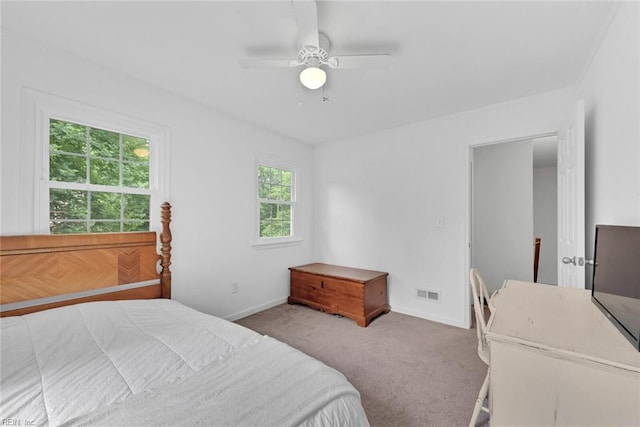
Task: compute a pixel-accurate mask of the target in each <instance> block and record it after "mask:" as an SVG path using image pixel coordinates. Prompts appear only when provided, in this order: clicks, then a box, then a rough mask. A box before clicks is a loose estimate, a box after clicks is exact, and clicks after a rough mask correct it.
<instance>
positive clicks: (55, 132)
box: [49, 119, 87, 154]
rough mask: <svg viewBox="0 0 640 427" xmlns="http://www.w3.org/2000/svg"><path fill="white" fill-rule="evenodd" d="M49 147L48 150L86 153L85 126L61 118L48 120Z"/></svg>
mask: <svg viewBox="0 0 640 427" xmlns="http://www.w3.org/2000/svg"><path fill="white" fill-rule="evenodd" d="M49 149H50V151H64V152H67V153H78V154H86V152H87V128H86V126H82V125H77V124H75V123H69V122H63V121H62V120H55V119H51V120H49Z"/></svg>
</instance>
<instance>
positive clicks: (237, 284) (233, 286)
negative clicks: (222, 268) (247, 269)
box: [231, 281, 240, 294]
mask: <svg viewBox="0 0 640 427" xmlns="http://www.w3.org/2000/svg"><path fill="white" fill-rule="evenodd" d="M238 292H240V282H238V281H235V282H231V293H232V294H237V293H238Z"/></svg>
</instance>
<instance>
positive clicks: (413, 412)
mask: <svg viewBox="0 0 640 427" xmlns="http://www.w3.org/2000/svg"><path fill="white" fill-rule="evenodd" d="M236 323H239V324H241V325H243V326H246V327H248V328H250V329H253V330H255V331H257V332H259V333H262V334H265V335H269V336H272V337H274V338H277V339H279V340H280V341H283V342H285V343H287V344H289V345H291V346H292V347H295V348H297V349H299V350H302V351H303V352H305V353H307V354H309V355H311V356H313V357H315V358H316V359H318V360H321V361H322V362H324V363H325V364H327V365H329V366H332V367H334V368H336V369H337V370H339V371H340V372H342V373H343V374H344V375H345V376H346V377H347V378H348V379H349V381H351V383H352V384H353V385H354V386H355V387H356V388H357V389H358V390H359V391H360V394H361V396H362V404H363V406H364V409H365V411H366V413H367V417H368V419H369V422H370V423H371V425H372V426H374V427H377V426H381V427H382V426H385V427H386V426H389V427H390V426H398V427H400V426H407V427H409V426H466V425H468V424H469V419H470V417H471V412H472V411H473V405H474V403H475V400H476V397H477V394H478V391H479V390H480V386H481V384H482V381H483V380H484V377H485V375H486V373H487V366H486V365H485V364H484V363H483V362H482V361H481V360H480V359H479V358H478V353H477V345H478V340H477V337H476V331H475V329H469V330H466V329H461V328H456V327H453V326H448V325H443V324H440V323H435V322H431V321H428V320H424V319H419V318H416V317H412V316H407V315H403V314H399V313H394V312H391V313H388V314H385V315H383V316H380V317H378V318H377V319H375V320H374V321H373V322H372V323H371V324H370V325H369V326H368V327H366V328H361V327H359V326H358V325H357V324H356V323H355V322H354V321H353V320H351V319H348V318H341V317H338V316H333V315H330V314H326V313H322V312H320V311H316V310H313V309H310V308H308V307H305V306H300V305H288V304H282V305H279V306H276V307H273V308H271V309H268V310H265V311H262V312H260V313H257V314H254V315H252V316H248V317H245V318H244V319H240V320H238V321H237V322H236ZM487 424H488V423H487V416H486V414H484V413H481V414H480V418H479V420H478V424H477V425H487Z"/></svg>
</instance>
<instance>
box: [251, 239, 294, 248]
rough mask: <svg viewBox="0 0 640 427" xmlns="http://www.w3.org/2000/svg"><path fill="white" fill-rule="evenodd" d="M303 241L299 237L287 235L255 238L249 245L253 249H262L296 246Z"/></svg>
mask: <svg viewBox="0 0 640 427" xmlns="http://www.w3.org/2000/svg"><path fill="white" fill-rule="evenodd" d="M302 242H303V240H302V239H301V238H299V237H288V238H284V239H278V238H276V239H260V240H256V241H255V242H254V243H253V244H252V245H251V246H253V248H254V249H258V250H262V249H275V248H283V247H286V246H296V245H299V244H301V243H302Z"/></svg>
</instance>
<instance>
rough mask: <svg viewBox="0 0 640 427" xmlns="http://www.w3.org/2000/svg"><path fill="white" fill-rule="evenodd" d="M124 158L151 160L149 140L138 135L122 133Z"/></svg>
mask: <svg viewBox="0 0 640 427" xmlns="http://www.w3.org/2000/svg"><path fill="white" fill-rule="evenodd" d="M122 149H123V153H122V154H123V158H124V160H135V161H140V160H144V161H145V162H148V160H149V140H147V139H144V138H139V137H137V136H131V135H122Z"/></svg>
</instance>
